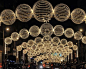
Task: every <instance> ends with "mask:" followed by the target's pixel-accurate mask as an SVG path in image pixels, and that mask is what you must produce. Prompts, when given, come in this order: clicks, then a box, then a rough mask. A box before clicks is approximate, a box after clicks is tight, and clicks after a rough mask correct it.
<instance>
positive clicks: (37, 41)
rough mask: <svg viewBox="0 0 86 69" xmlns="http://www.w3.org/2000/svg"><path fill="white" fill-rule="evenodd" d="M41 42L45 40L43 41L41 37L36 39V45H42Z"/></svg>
mask: <svg viewBox="0 0 86 69" xmlns="http://www.w3.org/2000/svg"><path fill="white" fill-rule="evenodd" d="M41 42H43V40H42V38H41V37H36V38H35V43H36V44H39V43H41Z"/></svg>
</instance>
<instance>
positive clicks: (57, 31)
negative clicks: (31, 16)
mask: <svg viewBox="0 0 86 69" xmlns="http://www.w3.org/2000/svg"><path fill="white" fill-rule="evenodd" d="M39 34H41V35H42V36H46V35H49V36H51V35H52V34H54V35H55V36H57V37H60V36H62V35H65V37H66V38H72V37H74V39H75V40H81V41H82V43H84V44H86V36H83V34H82V32H80V31H77V32H74V30H73V29H72V28H67V29H65V30H64V27H63V26H62V25H56V26H55V27H54V28H53V26H52V25H51V24H50V23H44V24H42V25H41V27H40V28H39V27H38V26H36V25H33V26H31V27H30V29H29V30H27V29H25V28H24V29H21V30H20V31H19V33H17V32H13V33H12V34H11V36H10V37H6V38H5V43H6V44H11V43H12V41H18V40H19V38H22V39H27V38H29V36H30V35H31V36H32V37H38V36H39Z"/></svg>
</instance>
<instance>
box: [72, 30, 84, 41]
mask: <svg viewBox="0 0 86 69" xmlns="http://www.w3.org/2000/svg"><path fill="white" fill-rule="evenodd" d="M82 37H83V35H82V33H81V32H80V31H77V32H76V33H75V34H74V38H75V39H76V40H81V39H82Z"/></svg>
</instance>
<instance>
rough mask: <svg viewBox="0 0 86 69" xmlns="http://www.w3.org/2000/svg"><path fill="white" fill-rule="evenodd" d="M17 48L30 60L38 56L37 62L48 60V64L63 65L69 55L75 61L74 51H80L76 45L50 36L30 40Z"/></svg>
mask: <svg viewBox="0 0 86 69" xmlns="http://www.w3.org/2000/svg"><path fill="white" fill-rule="evenodd" d="M16 48H17V51H18V52H19V51H22V50H23V54H27V55H28V57H30V58H32V57H33V56H36V57H35V59H34V60H35V61H36V62H39V61H41V60H47V62H58V63H61V62H63V61H66V58H67V56H68V57H69V55H71V59H73V50H74V51H76V52H77V51H78V46H77V45H74V44H73V42H72V41H68V42H67V40H66V39H61V40H60V38H59V37H53V38H51V37H50V36H44V37H43V38H41V37H36V38H35V40H32V39H30V40H28V42H23V43H22V44H21V45H19V46H17V47H16ZM77 57H78V56H77ZM59 59H60V60H59ZM58 60H59V61H58ZM45 62H46V61H44V62H43V63H45Z"/></svg>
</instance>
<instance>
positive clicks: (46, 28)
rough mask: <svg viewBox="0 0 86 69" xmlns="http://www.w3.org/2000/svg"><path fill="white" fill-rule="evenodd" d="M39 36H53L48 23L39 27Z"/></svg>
mask: <svg viewBox="0 0 86 69" xmlns="http://www.w3.org/2000/svg"><path fill="white" fill-rule="evenodd" d="M40 31H41V35H43V36H45V35H52V34H53V26H52V25H51V24H50V23H44V24H42V26H41V27H40Z"/></svg>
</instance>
